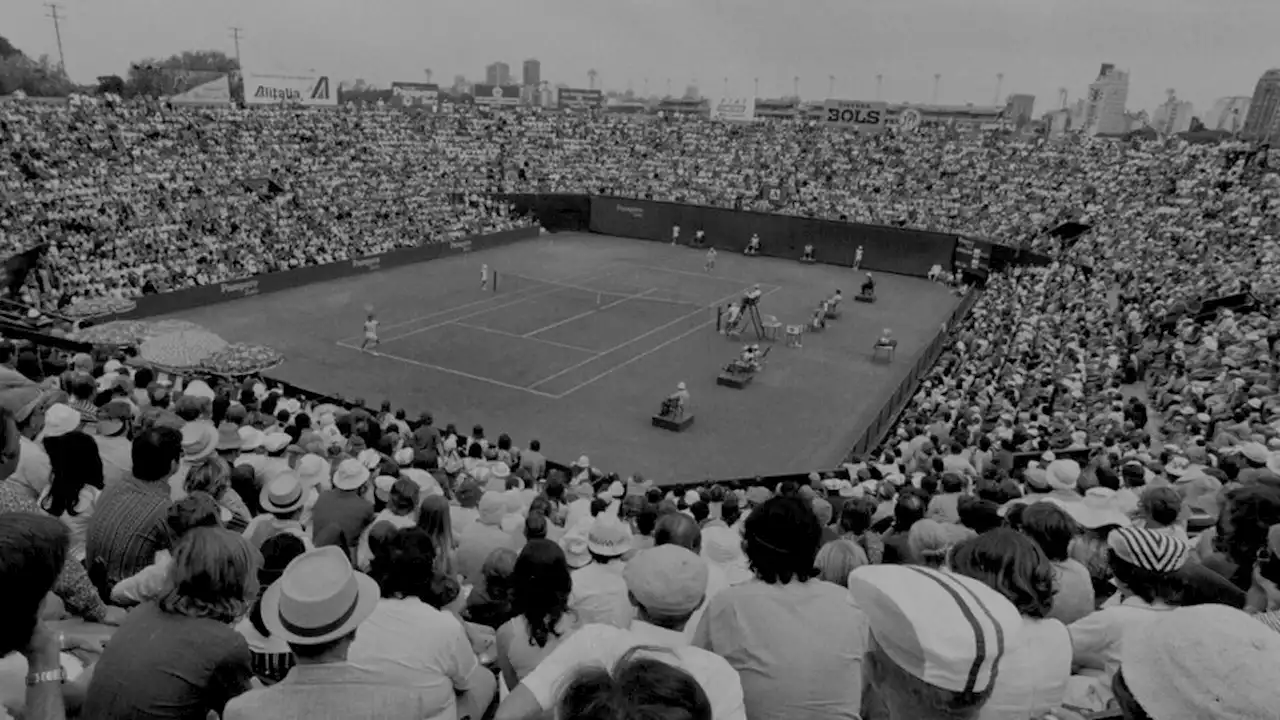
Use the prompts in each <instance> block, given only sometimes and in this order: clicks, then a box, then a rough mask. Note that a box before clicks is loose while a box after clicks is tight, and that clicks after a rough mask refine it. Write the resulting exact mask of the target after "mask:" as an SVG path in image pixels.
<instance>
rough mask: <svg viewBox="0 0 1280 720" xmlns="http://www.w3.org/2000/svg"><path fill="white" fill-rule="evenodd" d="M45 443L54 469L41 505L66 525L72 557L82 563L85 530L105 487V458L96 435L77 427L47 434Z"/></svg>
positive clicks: (51, 466) (86, 530)
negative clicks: (94, 440) (55, 434)
mask: <svg viewBox="0 0 1280 720" xmlns="http://www.w3.org/2000/svg"><path fill="white" fill-rule="evenodd" d="M44 446H45V450H46V451H47V452H48V453H49V460H50V468H51V473H50V477H49V487H48V488H46V489H45V491H44V493H43V494H42V495H41V497H40V507H41V509H43V510H44V511H45V512H47V513H49V514H50V515H52V516H54V517H56V518H58V519H59V520H61V521H62V522H63V524H64V525H66V526H67V530H68V531H70V533H71V549H70V553H71V560H72V561H73V562H77V563H83V562H84V555H85V551H84V543H85V534H86V533H87V532H88V529H89V522H90V521H91V520H92V519H93V510H94V506H95V505H96V504H97V502H98V495H99V494H100V493H101V492H102V488H103V476H102V458H101V457H100V456H99V455H98V447H97V445H95V444H94V442H93V439H92V438H91V437H89V436H88V435H86V434H84V433H82V432H80V431H78V430H76V431H72V432H69V433H67V434H65V435H58V436H55V437H46V438H45V439H44Z"/></svg>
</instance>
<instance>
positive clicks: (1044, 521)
mask: <svg viewBox="0 0 1280 720" xmlns="http://www.w3.org/2000/svg"><path fill="white" fill-rule="evenodd" d="M1020 529H1021V531H1022V533H1023V534H1025V535H1026V536H1027V537H1029V538H1031V539H1032V540H1033V541H1035V543H1036V544H1037V545H1039V546H1040V549H1041V550H1042V551H1043V552H1044V554H1045V556H1046V557H1048V558H1049V562H1050V563H1052V565H1053V572H1054V592H1053V607H1052V608H1051V609H1050V610H1049V617H1051V618H1054V619H1057V620H1061V621H1062V622H1063V623H1065V624H1067V625H1070V624H1071V623H1073V622H1075V621H1076V620H1079V619H1080V618H1082V617H1084V616H1085V615H1088V614H1089V613H1091V612H1093V611H1094V610H1095V607H1094V602H1093V596H1094V592H1093V582H1092V580H1091V579H1090V577H1089V571H1088V570H1087V569H1086V568H1085V566H1083V565H1081V564H1080V563H1079V562H1078V561H1076V560H1074V559H1072V558H1070V557H1068V555H1067V552H1068V549H1069V548H1070V545H1071V539H1072V536H1073V534H1074V532H1073V527H1072V522H1071V518H1070V517H1069V516H1068V515H1067V513H1066V512H1065V511H1063V510H1062V508H1060V507H1058V506H1057V505H1055V504H1053V503H1033V504H1031V505H1029V506H1027V508H1026V510H1024V511H1023V513H1022V525H1021V528H1020Z"/></svg>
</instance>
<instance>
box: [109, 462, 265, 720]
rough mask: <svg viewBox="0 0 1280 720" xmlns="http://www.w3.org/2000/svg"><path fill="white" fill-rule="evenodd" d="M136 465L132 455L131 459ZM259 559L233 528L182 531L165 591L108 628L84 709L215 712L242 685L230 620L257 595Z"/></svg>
mask: <svg viewBox="0 0 1280 720" xmlns="http://www.w3.org/2000/svg"><path fill="white" fill-rule="evenodd" d="M176 461H177V458H176V457H175V458H174V460H173V462H174V463H176ZM142 466H143V463H142V462H138V459H137V458H135V462H134V467H135V468H137V467H142ZM260 563H261V556H260V555H259V554H258V551H257V549H255V548H254V547H252V546H251V545H249V543H248V542H247V541H246V540H245V539H244V538H243V537H241V536H239V535H237V534H235V533H233V532H230V531H228V530H223V529H221V528H198V529H196V530H192V531H191V532H189V533H187V535H186V536H185V537H184V538H183V539H182V541H181V542H180V543H178V545H177V547H175V548H174V551H173V562H172V563H171V564H170V566H169V583H168V586H167V590H166V592H165V594H164V595H162V596H161V597H160V600H159V601H158V602H157V603H154V604H150V603H149V604H147V605H143V606H141V607H140V608H138V609H137V610H135V611H134V612H132V613H130V614H129V618H128V619H127V620H125V622H124V624H123V625H121V627H120V629H119V630H118V631H117V632H116V633H115V635H114V636H112V638H111V642H110V643H109V644H108V645H107V649H106V651H105V652H103V654H102V659H101V660H100V661H98V664H97V665H96V666H95V668H94V673H93V680H92V681H90V684H89V694H88V699H87V701H86V704H85V710H84V714H85V715H86V716H87V717H93V718H135V717H139V716H159V715H170V716H176V717H201V716H204V715H206V714H207V713H209V712H210V711H212V712H216V713H222V712H223V710H224V708H225V706H226V704H227V701H229V700H230V699H232V698H234V697H236V696H237V695H240V694H241V693H243V692H245V691H247V690H249V688H250V683H249V681H250V679H251V678H252V677H253V667H252V661H251V658H250V655H249V646H248V645H247V644H246V643H245V640H244V638H243V637H241V636H240V634H239V633H237V632H236V631H235V630H233V629H232V628H231V624H232V623H234V622H236V621H237V620H238V619H239V618H241V617H243V616H244V615H245V613H246V612H247V611H248V610H249V607H250V606H251V605H252V603H253V601H254V599H255V598H256V597H257V593H258V578H257V573H258V567H259V565H260Z"/></svg>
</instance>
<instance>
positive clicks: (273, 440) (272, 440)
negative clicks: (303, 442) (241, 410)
mask: <svg viewBox="0 0 1280 720" xmlns="http://www.w3.org/2000/svg"><path fill="white" fill-rule="evenodd" d="M291 442H293V438H291V437H289V435H288V433H282V432H275V433H267V435H266V436H265V437H263V438H262V447H263V448H265V449H266V451H267V452H269V453H278V452H280V451H282V450H284V449H285V448H287V447H289V443H291Z"/></svg>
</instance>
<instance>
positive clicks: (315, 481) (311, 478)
mask: <svg viewBox="0 0 1280 720" xmlns="http://www.w3.org/2000/svg"><path fill="white" fill-rule="evenodd" d="M293 471H294V472H295V473H297V475H298V479H299V480H301V481H302V484H303V485H304V486H306V487H309V488H314V487H322V486H326V485H328V484H329V475H330V470H329V461H328V460H325V459H324V458H322V457H320V456H319V455H316V454H313V453H308V454H306V455H303V456H302V457H300V458H298V465H297V467H295V468H294V469H293Z"/></svg>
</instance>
